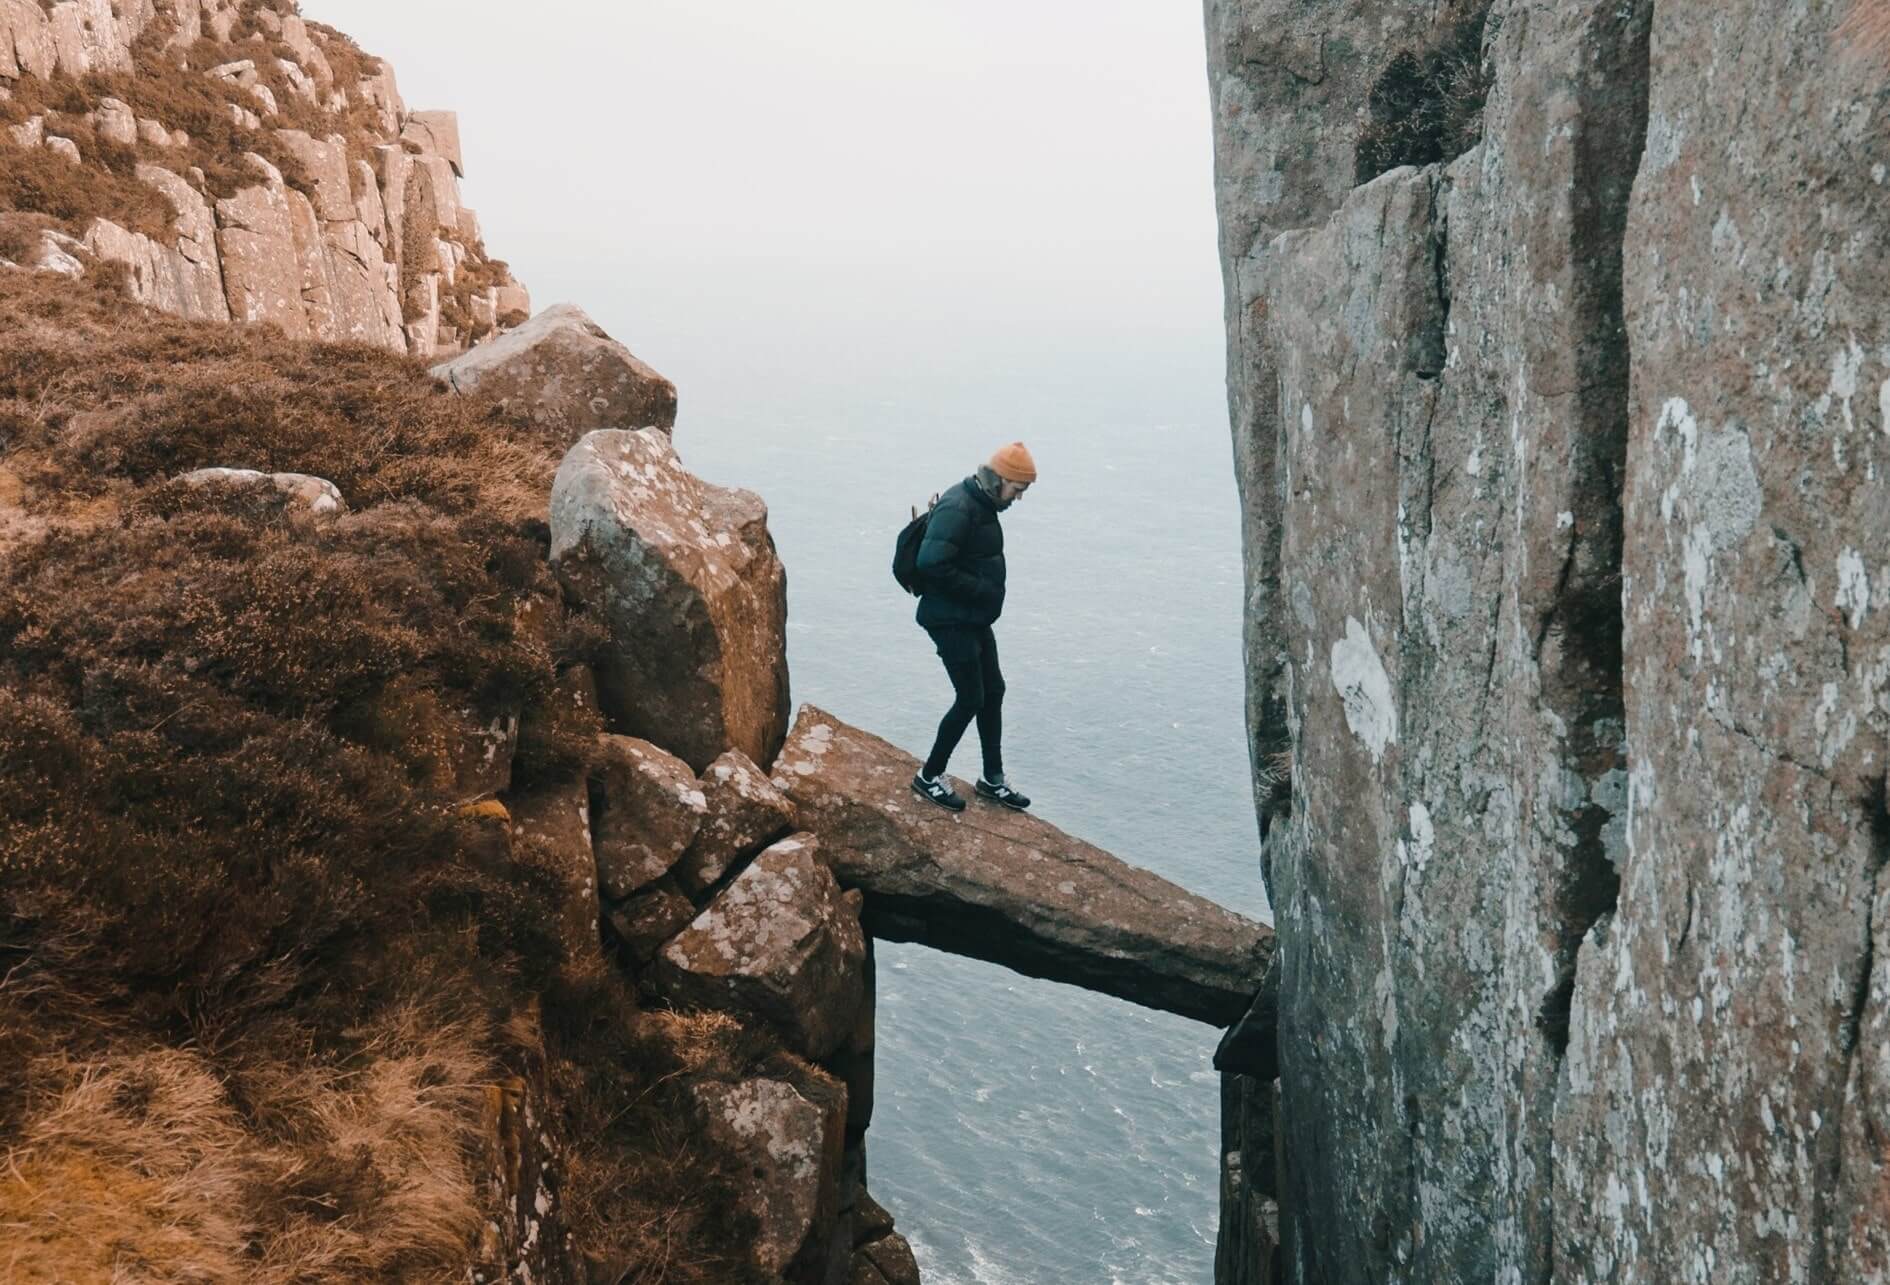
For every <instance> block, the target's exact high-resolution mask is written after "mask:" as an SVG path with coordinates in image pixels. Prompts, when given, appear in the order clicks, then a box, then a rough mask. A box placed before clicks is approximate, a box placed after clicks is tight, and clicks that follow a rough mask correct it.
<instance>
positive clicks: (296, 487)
mask: <svg viewBox="0 0 1890 1285" xmlns="http://www.w3.org/2000/svg"><path fill="white" fill-rule="evenodd" d="M178 480H179V481H181V482H183V483H184V484H185V485H186V486H192V487H199V486H235V487H270V488H273V489H274V490H275V491H276V492H278V493H279V494H280V495H281V496H282V497H283V499H284V500H285V501H286V502H287V503H289V504H291V505H293V506H295V507H297V508H300V509H304V510H306V511H308V512H309V513H313V514H315V515H317V516H318V517H332V516H335V515H337V514H341V513H345V512H347V509H348V504H347V501H345V500H343V499H342V498H341V492H340V490H338V489H337V488H336V486H335V484H334V483H333V482H330V481H329V480H328V479H326V478H321V477H313V476H311V475H309V474H307V473H259V472H257V471H256V470H255V469H247V468H200V469H196V470H194V471H193V472H189V473H185V474H184V475H183V476H182V477H181V478H179V479H178Z"/></svg>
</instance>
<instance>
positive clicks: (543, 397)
mask: <svg viewBox="0 0 1890 1285" xmlns="http://www.w3.org/2000/svg"><path fill="white" fill-rule="evenodd" d="M442 221H443V222H444V221H445V220H444V219H442ZM433 373H434V374H435V375H436V376H438V377H439V378H441V379H444V380H445V381H446V382H447V383H449V384H451V385H452V386H453V388H454V389H455V390H457V391H458V392H462V393H470V392H472V391H473V390H474V389H477V390H479V391H480V392H482V393H485V394H488V395H490V396H494V397H497V398H498V399H499V401H500V403H501V404H502V405H504V406H505V407H507V408H508V409H511V410H515V411H517V412H518V413H519V414H522V415H526V416H529V417H530V418H531V420H532V422H534V423H536V424H540V425H543V426H545V427H547V428H553V429H558V430H560V431H562V432H563V433H565V434H566V435H567V436H566V439H565V440H567V441H569V440H574V439H575V438H577V437H578V436H579V435H580V434H582V433H588V432H590V431H591V430H592V429H598V428H660V429H662V430H663V431H664V432H668V431H669V430H670V429H671V428H673V427H674V426H675V423H676V385H674V384H672V383H670V382H669V380H667V379H665V378H663V376H662V375H660V374H658V373H657V372H656V371H655V370H654V369H652V368H651V367H650V366H649V365H647V364H645V363H644V362H642V361H639V360H638V359H637V358H636V356H635V355H633V354H632V353H631V351H630V350H629V349H628V348H626V347H624V346H623V345H622V344H620V343H618V342H617V341H616V340H614V339H612V338H611V337H610V336H609V335H607V334H605V333H604V330H603V327H601V326H599V325H598V324H597V323H596V322H594V321H592V320H591V319H590V318H589V317H588V316H586V315H585V313H584V310H583V309H582V308H579V307H577V306H576V305H574V304H568V303H561V304H555V305H553V306H552V307H549V308H547V309H545V310H544V311H543V312H541V313H539V314H538V315H537V316H536V317H533V318H532V319H531V320H530V321H528V322H526V323H525V324H524V325H522V326H520V327H518V328H517V329H516V330H512V331H509V332H508V333H506V334H505V335H503V336H501V337H500V338H498V339H495V340H493V341H492V342H491V343H489V344H482V345H480V346H479V347H478V348H475V349H473V350H472V351H471V352H468V353H466V354H464V355H463V356H459V357H455V358H453V359H452V360H451V361H447V362H442V363H441V364H440V365H438V366H435V367H434V368H433Z"/></svg>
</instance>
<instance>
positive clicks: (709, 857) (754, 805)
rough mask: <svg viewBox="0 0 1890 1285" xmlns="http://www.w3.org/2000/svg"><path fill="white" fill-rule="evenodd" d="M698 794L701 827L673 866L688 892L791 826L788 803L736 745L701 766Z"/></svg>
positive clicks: (700, 888) (702, 887) (704, 885)
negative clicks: (704, 807)
mask: <svg viewBox="0 0 1890 1285" xmlns="http://www.w3.org/2000/svg"><path fill="white" fill-rule="evenodd" d="M702 794H703V797H704V798H705V799H706V800H707V802H708V808H707V811H706V813H705V815H704V818H703V822H702V828H701V829H700V831H698V833H697V834H696V838H695V841H694V842H693V843H691V844H690V845H689V851H688V852H686V853H684V854H683V858H682V861H681V862H680V863H679V864H678V865H677V867H676V877H677V878H678V879H679V880H681V882H682V886H683V887H684V888H685V889H687V890H688V891H689V893H690V894H691V895H692V896H694V895H700V894H701V893H703V892H704V891H706V890H707V889H708V888H709V887H710V886H711V885H713V884H714V883H715V882H716V880H718V879H720V878H721V877H722V876H723V875H725V874H726V873H728V870H729V868H730V867H731V866H733V865H734V864H735V863H736V862H737V861H739V860H740V859H741V858H743V857H746V856H748V855H750V854H751V853H755V852H759V851H760V850H761V849H762V848H764V847H766V846H767V844H768V842H769V841H770V840H772V839H776V838H778V837H780V836H781V835H783V834H785V833H787V832H788V831H789V830H791V829H793V828H794V805H793V804H791V803H789V802H788V800H787V796H786V795H785V794H782V793H781V791H779V790H777V789H776V788H775V786H774V782H773V781H771V780H769V779H768V774H767V773H766V772H763V771H762V770H761V769H760V768H758V767H756V766H755V765H754V763H753V761H751V760H750V759H749V757H748V756H747V755H746V754H744V753H742V752H741V751H740V750H730V751H728V752H727V753H726V754H723V755H722V756H721V757H720V758H718V759H716V760H715V762H713V763H711V764H709V766H708V767H707V768H705V769H703V773H702Z"/></svg>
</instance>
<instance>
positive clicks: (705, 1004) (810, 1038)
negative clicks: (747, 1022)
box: [656, 834, 866, 1059]
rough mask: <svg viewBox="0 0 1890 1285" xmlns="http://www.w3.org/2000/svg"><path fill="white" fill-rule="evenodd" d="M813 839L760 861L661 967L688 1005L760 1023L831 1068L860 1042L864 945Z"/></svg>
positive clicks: (659, 972)
mask: <svg viewBox="0 0 1890 1285" xmlns="http://www.w3.org/2000/svg"><path fill="white" fill-rule="evenodd" d="M818 848H819V844H818V841H817V840H816V839H815V838H814V836H813V835H811V834H800V835H795V836H793V837H792V838H787V839H783V840H781V842H779V843H777V844H775V845H774V846H773V847H771V848H769V849H768V850H767V851H766V852H763V853H762V854H761V855H760V856H758V857H756V858H755V860H754V863H753V864H752V865H750V866H749V867H748V868H747V869H746V870H744V871H742V873H741V874H740V875H738V876H737V877H736V879H735V881H734V882H733V883H731V884H730V885H729V886H728V887H727V888H726V889H724V890H723V892H722V895H721V896H719V897H717V898H716V899H715V900H714V901H713V902H711V903H710V904H709V908H708V909H707V910H704V911H703V912H702V913H701V914H700V915H698V916H697V917H696V919H695V922H694V923H692V924H690V925H689V927H688V928H687V929H685V930H684V931H683V932H682V933H680V934H678V935H677V937H676V938H675V940H673V941H671V942H670V943H669V945H667V946H665V947H664V948H663V950H662V952H661V953H660V954H659V955H658V956H657V958H656V983H657V987H658V989H659V990H660V991H661V992H662V993H663V994H664V995H665V996H666V997H668V998H669V999H671V1000H674V1001H676V1002H677V1003H680V1004H686V1005H693V1006H698V1007H702V1008H713V1009H719V1010H722V1011H725V1012H732V1013H736V1014H740V1015H743V1016H747V1017H753V1018H757V1019H759V1020H761V1021H763V1022H766V1023H767V1024H768V1025H769V1026H771V1027H773V1028H774V1029H775V1030H776V1031H777V1032H778V1033H779V1034H780V1036H781V1038H782V1040H783V1041H784V1042H785V1043H786V1044H787V1045H788V1046H789V1047H790V1048H792V1049H793V1050H794V1051H795V1052H797V1053H800V1054H802V1055H803V1056H805V1057H809V1058H816V1059H818V1058H824V1057H827V1056H828V1055H830V1054H831V1053H833V1052H834V1050H836V1049H838V1048H839V1047H840V1046H841V1044H843V1043H844V1042H845V1041H846V1039H847V1037H848V1036H849V1035H851V1034H852V1033H853V1027H854V1019H855V1016H856V1014H857V1013H858V1011H859V1007H860V1002H861V996H862V994H863V990H864V982H863V976H864V970H865V963H866V937H865V934H864V933H862V932H861V930H860V919H859V906H858V898H857V896H852V897H850V896H847V895H844V894H842V893H841V891H840V885H839V884H837V883H835V882H834V877H833V874H832V873H831V872H830V871H829V870H828V869H827V867H826V866H825V865H824V864H822V862H821V860H820V857H819V855H818Z"/></svg>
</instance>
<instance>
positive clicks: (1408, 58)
mask: <svg viewBox="0 0 1890 1285" xmlns="http://www.w3.org/2000/svg"><path fill="white" fill-rule="evenodd" d="M1489 10H1490V6H1489V5H1488V4H1487V3H1477V4H1475V5H1474V7H1472V8H1470V9H1469V11H1467V12H1461V13H1459V14H1457V15H1456V16H1454V17H1450V16H1446V17H1444V18H1442V19H1440V20H1439V25H1438V27H1437V28H1436V29H1435V30H1434V32H1433V33H1432V35H1431V38H1430V40H1429V41H1428V42H1427V43H1426V44H1425V45H1423V46H1422V47H1420V48H1416V49H1406V50H1402V51H1400V52H1399V53H1398V54H1397V55H1396V56H1395V57H1393V58H1392V60H1391V63H1390V65H1389V66H1387V67H1386V68H1385V70H1384V72H1383V73H1382V74H1381V75H1380V76H1379V77H1378V80H1377V81H1376V82H1375V83H1374V84H1373V85H1372V89H1371V94H1370V97H1369V100H1368V104H1367V106H1368V109H1369V112H1370V120H1369V121H1368V122H1367V123H1366V125H1365V128H1364V129H1363V130H1361V131H1360V133H1359V138H1358V148H1357V155H1356V158H1355V160H1356V169H1357V178H1358V181H1359V182H1361V183H1365V182H1369V181H1370V180H1372V179H1374V178H1377V177H1378V176H1379V175H1380V174H1385V173H1389V172H1390V171H1391V170H1394V169H1397V168H1398V167H1399V166H1401V165H1431V164H1435V163H1437V162H1439V161H1450V160H1455V159H1456V158H1457V157H1459V156H1461V155H1463V154H1464V153H1465V152H1467V151H1469V150H1470V149H1471V148H1472V147H1475V146H1476V145H1477V143H1478V142H1479V141H1480V140H1481V139H1482V137H1483V105H1484V102H1485V100H1486V99H1487V98H1488V97H1489V93H1490V84H1491V72H1490V70H1489V69H1488V68H1487V67H1486V66H1485V65H1484V61H1483V37H1484V31H1485V28H1486V27H1487V26H1488V23H1489Z"/></svg>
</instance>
